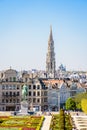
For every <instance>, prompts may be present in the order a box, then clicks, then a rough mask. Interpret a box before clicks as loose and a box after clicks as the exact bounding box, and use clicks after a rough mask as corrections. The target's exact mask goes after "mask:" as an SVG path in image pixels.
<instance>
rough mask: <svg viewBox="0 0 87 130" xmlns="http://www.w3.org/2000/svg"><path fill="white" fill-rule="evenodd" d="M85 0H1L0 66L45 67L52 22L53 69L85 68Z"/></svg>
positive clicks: (20, 67) (86, 53)
mask: <svg viewBox="0 0 87 130" xmlns="http://www.w3.org/2000/svg"><path fill="white" fill-rule="evenodd" d="M86 7H87V1H86V0H83V1H82V0H73V1H72V0H71V1H70V0H61V1H60V0H54V1H50V0H47V1H43V0H42V1H41V0H32V1H28V0H15V1H11V0H8V1H6V0H0V48H1V49H0V52H1V55H0V60H1V61H0V70H5V69H8V68H9V67H10V66H11V67H12V69H16V70H30V69H38V70H46V53H47V46H48V38H49V34H50V25H52V32H53V39H54V51H55V54H56V55H55V59H56V69H58V67H59V65H60V64H61V63H62V64H64V66H66V69H67V70H82V71H87V60H86V55H87V51H86V48H87V38H86V34H87V16H86V14H87V9H86Z"/></svg>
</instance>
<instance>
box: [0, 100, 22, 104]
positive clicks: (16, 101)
mask: <svg viewBox="0 0 87 130" xmlns="http://www.w3.org/2000/svg"><path fill="white" fill-rule="evenodd" d="M2 103H20V99H2Z"/></svg>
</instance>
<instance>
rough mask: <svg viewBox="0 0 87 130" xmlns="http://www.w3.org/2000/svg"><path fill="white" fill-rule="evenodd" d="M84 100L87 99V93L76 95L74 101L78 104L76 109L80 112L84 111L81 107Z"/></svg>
mask: <svg viewBox="0 0 87 130" xmlns="http://www.w3.org/2000/svg"><path fill="white" fill-rule="evenodd" d="M82 99H87V92H86V93H79V94H76V96H75V97H74V101H75V103H76V108H77V109H79V110H82V106H81V100H82Z"/></svg>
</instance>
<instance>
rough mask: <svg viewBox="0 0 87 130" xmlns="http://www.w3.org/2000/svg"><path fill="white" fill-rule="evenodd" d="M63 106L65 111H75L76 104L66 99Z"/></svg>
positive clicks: (70, 99)
mask: <svg viewBox="0 0 87 130" xmlns="http://www.w3.org/2000/svg"><path fill="white" fill-rule="evenodd" d="M65 106H66V109H67V110H75V109H76V103H75V101H74V100H73V99H72V98H68V99H67V100H66V104H65Z"/></svg>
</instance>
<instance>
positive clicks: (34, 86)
mask: <svg viewBox="0 0 87 130" xmlns="http://www.w3.org/2000/svg"><path fill="white" fill-rule="evenodd" d="M20 87H21V86H20V85H2V89H6V90H8V89H13V90H14V89H19V88H20ZM28 88H29V89H40V85H37V86H36V85H33V86H32V85H28Z"/></svg>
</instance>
